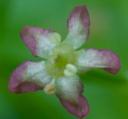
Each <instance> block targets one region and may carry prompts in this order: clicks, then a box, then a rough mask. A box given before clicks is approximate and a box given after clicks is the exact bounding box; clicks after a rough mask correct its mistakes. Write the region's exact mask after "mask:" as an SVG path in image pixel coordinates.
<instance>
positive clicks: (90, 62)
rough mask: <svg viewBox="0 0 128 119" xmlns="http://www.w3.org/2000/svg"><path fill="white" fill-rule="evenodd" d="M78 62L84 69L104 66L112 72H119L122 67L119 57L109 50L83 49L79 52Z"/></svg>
mask: <svg viewBox="0 0 128 119" xmlns="http://www.w3.org/2000/svg"><path fill="white" fill-rule="evenodd" d="M77 64H78V66H79V67H80V68H83V69H88V68H104V69H105V70H107V71H109V72H111V73H117V72H118V71H119V69H120V61H119V58H118V57H117V55H116V54H114V53H113V52H111V51H109V50H96V49H88V50H82V51H81V52H79V58H78V62H77Z"/></svg>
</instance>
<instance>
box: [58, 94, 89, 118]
mask: <svg viewBox="0 0 128 119" xmlns="http://www.w3.org/2000/svg"><path fill="white" fill-rule="evenodd" d="M59 99H60V102H61V103H62V105H63V106H64V107H65V108H66V109H67V110H68V111H69V112H70V113H72V114H73V115H75V116H76V117H78V118H80V119H82V118H84V117H85V116H87V114H88V113H89V106H88V102H87V100H86V98H85V97H84V96H82V95H80V96H79V97H78V101H77V102H72V101H70V100H66V99H64V98H59Z"/></svg>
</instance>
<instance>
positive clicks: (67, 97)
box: [56, 76, 89, 118]
mask: <svg viewBox="0 0 128 119" xmlns="http://www.w3.org/2000/svg"><path fill="white" fill-rule="evenodd" d="M56 89H57V96H58V98H59V100H60V102H61V103H62V105H63V106H64V107H65V108H66V109H67V111H69V112H70V113H72V114H73V115H75V116H77V117H79V118H82V117H85V116H86V115H87V113H88V110H89V108H88V103H87V101H86V99H85V98H84V97H83V96H82V92H83V86H82V84H81V82H80V80H79V79H78V77H77V76H72V77H63V78H61V79H59V80H58V81H57V82H56Z"/></svg>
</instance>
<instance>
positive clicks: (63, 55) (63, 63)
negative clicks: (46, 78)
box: [46, 44, 77, 79]
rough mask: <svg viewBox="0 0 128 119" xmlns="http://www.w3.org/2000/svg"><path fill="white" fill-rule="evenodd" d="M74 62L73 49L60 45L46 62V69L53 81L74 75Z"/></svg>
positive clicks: (74, 54)
mask: <svg viewBox="0 0 128 119" xmlns="http://www.w3.org/2000/svg"><path fill="white" fill-rule="evenodd" d="M75 62H76V53H75V51H74V50H73V48H71V47H70V46H68V45H64V44H62V45H60V46H59V47H57V48H56V49H55V50H54V51H53V53H52V54H51V56H50V57H49V59H48V60H47V63H46V67H47V71H48V73H49V74H50V75H51V76H52V77H53V78H54V79H58V78H60V77H62V76H64V75H72V74H74V73H76V71H77V69H76V67H75V66H74V64H75Z"/></svg>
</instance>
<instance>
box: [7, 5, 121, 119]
mask: <svg viewBox="0 0 128 119" xmlns="http://www.w3.org/2000/svg"><path fill="white" fill-rule="evenodd" d="M89 26H90V19H89V14H88V10H87V8H86V7H85V6H77V7H76V8H75V9H74V10H73V11H72V13H71V15H70V17H69V19H68V30H69V33H68V35H67V37H66V39H65V40H62V39H61V36H60V34H58V33H57V32H54V31H50V30H45V29H41V28H36V27H30V26H27V27H25V28H23V30H22V31H21V38H22V39H23V41H24V43H25V44H26V46H27V47H28V48H29V49H30V51H31V52H32V54H33V55H34V56H39V57H41V58H42V60H41V61H39V62H31V61H26V62H25V63H23V64H21V65H20V66H19V67H18V68H17V69H16V70H15V71H14V72H13V73H12V76H11V79H10V82H9V89H10V91H11V92H15V93H23V92H31V91H37V90H43V91H44V92H46V93H47V94H55V95H56V96H57V97H58V98H59V100H60V102H61V103H62V105H63V106H64V107H65V108H66V109H67V111H69V112H70V113H72V114H73V115H75V116H76V117H78V118H83V117H85V116H86V115H87V114H88V112H89V107H88V103H87V100H86V98H85V97H84V96H83V94H82V93H83V86H82V83H81V81H80V80H79V76H78V74H79V72H81V71H83V70H85V71H86V70H87V69H91V68H103V69H105V70H106V71H108V72H110V73H113V74H115V73H117V72H118V70H119V68H120V62H119V59H118V57H117V56H116V55H115V54H114V53H112V52H111V51H108V50H96V49H82V48H81V47H82V45H83V44H84V43H85V42H86V39H87V37H88V33H89Z"/></svg>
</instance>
